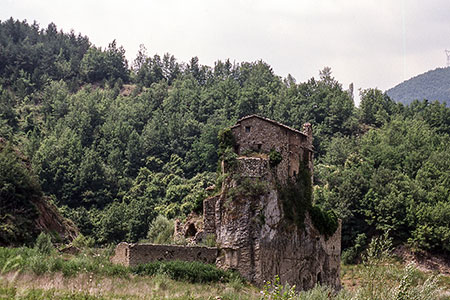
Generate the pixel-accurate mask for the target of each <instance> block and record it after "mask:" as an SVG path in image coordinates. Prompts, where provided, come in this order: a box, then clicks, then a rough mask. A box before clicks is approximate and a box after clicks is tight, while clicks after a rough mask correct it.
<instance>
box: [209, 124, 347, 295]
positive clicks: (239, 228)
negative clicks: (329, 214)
mask: <svg viewBox="0 0 450 300" xmlns="http://www.w3.org/2000/svg"><path fill="white" fill-rule="evenodd" d="M231 135H232V137H233V140H234V143H233V145H230V147H232V149H233V151H234V152H235V158H234V160H233V161H232V163H229V164H230V166H225V165H224V164H223V171H224V178H225V179H224V180H223V183H222V189H221V192H220V194H218V195H216V196H213V197H210V198H208V199H205V200H204V208H203V209H204V214H203V217H204V232H205V234H214V235H215V236H216V242H217V246H218V248H219V256H218V258H217V260H216V264H217V265H218V266H220V267H222V268H225V269H235V270H237V271H239V272H240V273H241V274H242V275H243V276H244V277H245V278H246V279H248V280H249V281H251V282H253V283H255V284H257V285H262V284H263V283H264V281H266V280H272V279H273V278H274V276H275V275H278V276H279V277H280V280H281V282H282V283H286V282H288V283H289V284H291V285H296V287H297V289H298V290H301V289H309V288H312V287H314V285H315V284H317V283H320V284H326V285H328V286H331V287H333V288H335V289H339V288H340V278H339V273H340V251H341V226H340V222H337V223H336V224H337V229H336V230H335V231H333V232H332V233H329V232H328V233H327V234H323V233H321V232H319V230H318V229H317V228H316V226H315V225H314V219H313V218H312V216H313V215H312V214H311V213H310V212H309V208H310V204H309V203H308V201H310V196H311V189H312V187H311V178H312V174H313V155H314V151H313V146H312V139H313V138H312V127H311V124H309V123H306V124H305V125H304V127H303V131H299V130H296V129H293V128H290V127H288V126H285V125H283V124H280V123H278V122H275V121H273V120H269V119H266V118H263V117H260V116H257V115H251V116H247V117H244V118H242V119H240V120H239V121H238V122H237V123H236V125H234V126H233V127H231ZM225 171H226V172H225ZM307 183H309V185H308V184H307ZM302 201H303V202H302Z"/></svg>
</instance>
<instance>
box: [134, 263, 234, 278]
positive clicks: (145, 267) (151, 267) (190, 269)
mask: <svg viewBox="0 0 450 300" xmlns="http://www.w3.org/2000/svg"><path fill="white" fill-rule="evenodd" d="M131 270H132V272H133V273H135V274H138V275H148V276H153V275H156V274H165V275H167V276H168V277H169V278H171V279H173V280H182V281H188V282H191V283H207V282H217V281H225V282H227V281H229V280H230V279H231V278H236V277H237V275H236V274H235V273H232V272H226V271H224V270H221V269H219V268H217V267H216V266H214V265H208V264H203V263H200V262H195V261H192V262H186V261H154V262H150V263H147V264H142V265H138V266H136V267H133V268H131Z"/></svg>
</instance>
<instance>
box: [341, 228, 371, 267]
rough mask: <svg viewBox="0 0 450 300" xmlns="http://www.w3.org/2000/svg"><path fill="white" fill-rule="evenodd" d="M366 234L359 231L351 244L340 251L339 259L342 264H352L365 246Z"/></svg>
mask: <svg viewBox="0 0 450 300" xmlns="http://www.w3.org/2000/svg"><path fill="white" fill-rule="evenodd" d="M366 239H367V237H366V234H365V233H360V234H358V235H357V236H356V239H355V243H354V245H353V246H351V247H348V248H347V249H346V250H344V251H342V254H341V259H342V262H343V263H344V264H354V263H356V260H357V259H358V258H359V256H360V255H361V253H362V251H363V250H364V249H365V247H366Z"/></svg>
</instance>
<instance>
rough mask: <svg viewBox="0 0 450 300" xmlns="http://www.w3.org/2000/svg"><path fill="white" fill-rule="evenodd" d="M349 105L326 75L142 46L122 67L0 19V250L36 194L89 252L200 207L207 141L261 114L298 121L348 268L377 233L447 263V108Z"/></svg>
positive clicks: (212, 155) (371, 95)
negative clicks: (301, 78) (338, 224)
mask: <svg viewBox="0 0 450 300" xmlns="http://www.w3.org/2000/svg"><path fill="white" fill-rule="evenodd" d="M360 93H361V104H360V107H356V106H355V105H354V101H353V95H352V92H350V91H347V90H345V89H343V87H342V85H341V84H340V83H339V82H337V81H336V80H335V79H334V78H333V77H332V72H331V70H330V68H327V67H325V68H324V69H323V70H322V71H320V72H319V76H318V78H311V79H309V80H308V81H306V82H300V83H297V82H296V80H295V79H294V78H293V77H292V76H290V75H288V76H287V77H286V78H281V77H280V76H277V75H276V74H274V72H273V70H272V68H271V67H270V66H269V65H268V64H267V63H265V62H263V61H256V62H242V63H231V62H230V60H224V61H221V60H219V61H217V62H215V63H214V66H206V65H202V64H200V63H199V59H198V58H197V57H193V58H192V59H191V60H190V61H189V62H187V63H183V62H179V61H177V59H176V58H175V57H174V56H173V55H170V54H168V53H166V54H164V55H162V56H160V55H158V54H155V55H153V56H149V55H148V54H147V50H146V49H145V47H144V46H141V48H140V50H139V52H138V53H137V56H136V59H135V60H134V61H133V62H131V63H129V62H127V60H126V58H125V51H124V49H123V48H122V47H120V46H118V45H117V43H116V41H112V42H111V43H110V44H109V46H108V47H107V48H105V49H102V48H100V47H96V46H94V45H93V44H92V43H91V42H90V41H89V39H88V38H87V37H85V36H82V35H80V34H78V35H77V34H75V33H74V32H70V33H64V32H62V31H58V29H57V27H56V26H55V25H54V24H50V25H48V26H47V28H40V26H39V25H38V24H37V23H33V24H31V25H30V24H28V23H27V22H26V21H18V20H14V19H12V18H11V19H9V20H6V21H2V22H1V23H0V138H1V139H2V143H3V144H4V146H2V147H0V199H1V202H0V222H1V223H0V243H3V244H8V243H12V242H15V243H18V242H23V241H26V239H25V238H22V237H21V236H20V234H18V232H20V226H21V225H20V224H14V222H11V221H8V220H14V219H15V218H16V216H14V214H20V213H22V214H27V211H29V210H32V207H31V206H32V204H31V202H29V200H27V199H29V198H32V197H39V196H40V195H46V196H47V197H49V199H51V201H53V202H54V204H56V205H57V206H58V207H59V209H60V211H61V212H62V213H63V214H64V215H65V216H66V217H68V218H70V219H72V220H73V221H74V222H75V224H76V225H77V226H78V228H79V229H80V231H81V232H82V233H83V234H84V235H85V236H89V237H92V238H93V239H95V242H96V243H97V244H107V243H116V242H118V241H122V240H127V241H133V242H134V241H138V240H141V239H143V238H146V236H147V232H148V229H149V225H150V224H151V222H152V221H153V220H154V219H155V218H156V217H157V216H158V215H164V216H166V217H167V218H177V217H178V218H183V217H184V216H186V214H188V213H189V212H191V211H192V210H199V209H201V205H202V200H203V199H204V198H205V197H206V196H208V194H207V192H206V191H205V188H206V187H208V186H211V185H212V184H214V182H215V181H216V178H217V173H216V170H217V163H218V155H217V148H218V138H217V136H218V133H219V131H220V130H221V129H223V128H225V127H227V126H230V125H232V124H234V123H235V122H236V121H237V120H238V119H239V118H240V117H243V116H245V115H248V114H260V115H262V116H265V117H268V118H271V119H274V120H277V121H280V122H282V123H284V124H287V125H289V126H292V127H294V128H299V129H300V128H301V125H302V124H303V123H305V122H310V123H311V124H312V125H313V134H314V145H315V150H316V154H315V182H314V201H315V204H317V205H320V206H322V207H323V208H325V209H333V210H335V212H336V213H337V214H338V216H339V217H340V218H342V221H343V247H344V248H346V249H347V250H346V251H347V257H349V259H352V258H353V257H356V255H357V252H358V251H359V249H361V247H364V245H365V243H366V241H368V240H369V238H370V237H372V236H374V235H378V234H380V233H382V232H385V231H387V230H389V232H390V235H391V236H392V237H393V238H394V240H395V241H396V242H397V243H408V244H409V245H410V246H411V247H413V248H414V249H424V250H431V251H438V252H447V253H450V152H449V151H448V149H449V148H450V108H447V107H446V106H445V104H440V103H439V102H437V101H436V102H428V101H421V102H420V101H412V102H411V104H409V105H404V104H400V103H395V102H394V101H393V100H391V99H390V98H389V97H388V96H387V95H386V94H383V93H382V92H381V91H380V90H378V89H366V90H362V91H360ZM0 144H1V143H0ZM21 156H24V157H27V160H28V161H29V162H30V165H31V166H27V165H26V164H24V163H23V159H20V157H21ZM27 201H28V202H27ZM27 206H30V207H27ZM18 207H20V209H18Z"/></svg>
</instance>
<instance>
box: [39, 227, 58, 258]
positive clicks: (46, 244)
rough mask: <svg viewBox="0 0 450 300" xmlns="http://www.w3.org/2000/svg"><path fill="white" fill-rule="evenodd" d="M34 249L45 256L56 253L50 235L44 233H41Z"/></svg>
mask: <svg viewBox="0 0 450 300" xmlns="http://www.w3.org/2000/svg"><path fill="white" fill-rule="evenodd" d="M34 248H35V249H36V250H37V251H38V252H39V253H40V254H43V255H49V254H51V253H53V252H54V251H55V247H53V244H52V239H51V237H50V235H49V234H47V233H44V232H41V233H40V234H39V236H38V237H37V239H36V244H35V246H34Z"/></svg>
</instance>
